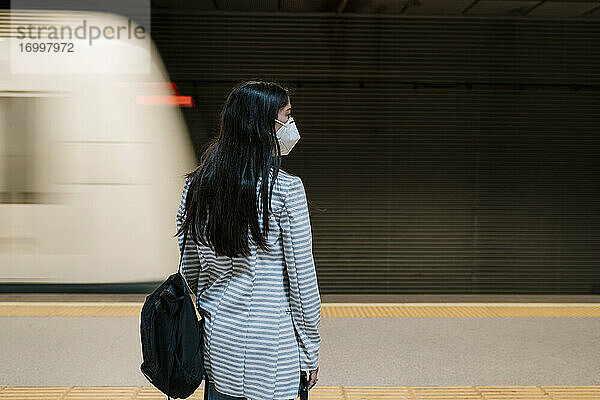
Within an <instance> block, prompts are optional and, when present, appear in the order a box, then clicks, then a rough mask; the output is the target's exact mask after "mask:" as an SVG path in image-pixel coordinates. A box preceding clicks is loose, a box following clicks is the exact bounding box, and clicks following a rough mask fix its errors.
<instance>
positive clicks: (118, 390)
mask: <svg viewBox="0 0 600 400" xmlns="http://www.w3.org/2000/svg"><path fill="white" fill-rule="evenodd" d="M165 398H166V396H165V395H164V394H163V393H161V392H159V391H158V390H157V389H156V388H154V387H152V386H150V387H148V386H122V387H107V386H96V387H94V386H74V387H73V386H72V387H68V386H56V387H11V386H8V387H0V399H11V400H17V399H18V400H31V399H40V400H41V399H43V400H164V399H165ZM203 398H204V385H202V386H201V387H200V388H198V390H197V391H196V392H195V393H194V394H193V395H192V396H190V397H189V399H200V400H202V399H203ZM309 398H310V399H312V400H370V399H377V400H401V399H406V400H600V386H446V387H443V386H315V387H314V388H313V389H312V390H311V391H310V395H309Z"/></svg>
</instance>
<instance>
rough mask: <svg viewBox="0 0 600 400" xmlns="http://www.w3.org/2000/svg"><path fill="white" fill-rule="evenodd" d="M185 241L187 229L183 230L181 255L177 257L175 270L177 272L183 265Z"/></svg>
mask: <svg viewBox="0 0 600 400" xmlns="http://www.w3.org/2000/svg"><path fill="white" fill-rule="evenodd" d="M186 239H187V229H186V230H185V233H184V234H183V245H182V247H181V254H180V255H179V269H178V270H177V272H181V264H183V253H184V252H185V240H186Z"/></svg>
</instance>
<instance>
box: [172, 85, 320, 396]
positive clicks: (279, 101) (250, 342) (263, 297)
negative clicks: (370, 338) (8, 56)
mask: <svg viewBox="0 0 600 400" xmlns="http://www.w3.org/2000/svg"><path fill="white" fill-rule="evenodd" d="M290 114H291V104H290V98H289V92H288V91H287V89H285V88H284V87H282V86H280V85H279V84H277V83H272V82H262V81H249V82H244V83H242V84H240V85H238V86H236V87H235V88H234V89H233V90H232V91H231V92H230V93H229V96H228V97H227V100H226V103H225V106H224V107H223V110H222V113H221V120H220V129H219V135H218V136H217V137H216V138H215V139H214V140H213V141H212V142H211V143H210V145H209V146H208V148H207V150H206V151H205V152H204V154H203V155H202V157H201V163H200V166H198V167H197V168H196V169H195V170H194V171H192V172H190V173H188V174H186V176H185V184H184V187H183V194H182V196H181V204H180V206H179V211H178V213H177V236H178V240H179V246H180V248H181V247H182V245H183V233H184V232H186V231H187V232H188V236H187V240H186V246H185V249H184V255H183V265H182V270H183V274H184V276H185V277H186V280H187V281H188V283H189V284H190V287H191V289H192V290H194V291H195V293H196V294H197V304H196V305H197V307H198V310H199V311H200V312H201V313H202V315H203V317H204V319H203V321H204V332H205V334H204V342H203V351H204V360H205V367H206V373H207V380H208V382H206V381H205V384H206V383H208V384H207V385H206V386H205V399H209V400H213V399H244V398H250V399H252V400H273V399H281V400H289V399H294V398H296V397H298V395H299V387H300V374H301V373H306V372H308V373H309V377H308V388H309V389H310V388H312V387H313V386H314V385H315V384H316V382H317V373H318V355H319V354H318V353H319V348H320V345H321V337H320V335H319V331H318V328H319V324H320V321H321V297H320V294H319V287H318V284H317V276H316V271H315V266H314V260H313V254H312V233H311V225H310V219H309V213H308V204H307V199H306V192H305V189H304V184H303V182H302V180H301V179H300V178H299V177H298V176H295V175H292V174H289V173H287V172H285V171H284V170H282V169H279V166H280V165H281V156H282V155H286V154H288V153H289V151H290V150H291V149H292V147H293V146H294V145H295V144H296V142H297V141H298V140H299V138H300V135H299V133H298V131H297V129H296V127H295V123H294V121H293V118H292V117H291V115H290ZM265 181H266V182H267V184H265V185H263V184H262V182H265ZM201 233H202V234H201ZM301 371H302V372H301Z"/></svg>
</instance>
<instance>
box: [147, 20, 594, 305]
mask: <svg viewBox="0 0 600 400" xmlns="http://www.w3.org/2000/svg"><path fill="white" fill-rule="evenodd" d="M152 30H153V35H154V38H155V40H156V41H157V43H158V45H159V47H160V50H161V52H162V55H163V57H164V58H165V60H166V62H167V66H168V69H169V71H170V74H171V79H172V80H174V81H175V82H177V84H178V86H179V88H180V90H181V91H182V92H184V93H185V94H193V95H194V96H195V101H196V105H197V108H196V109H194V110H190V111H186V118H187V119H188V121H189V122H190V126H200V125H199V124H202V126H205V127H206V129H205V130H203V131H200V132H199V131H197V130H196V129H192V133H193V134H194V135H196V140H197V143H198V146H199V149H200V150H199V151H201V150H202V149H203V145H204V143H205V141H206V139H207V135H211V134H214V129H216V123H217V117H218V113H219V111H220V107H221V106H222V104H223V101H224V99H225V96H226V94H227V91H228V90H229V89H230V87H231V86H232V85H233V83H234V82H235V81H237V80H243V79H250V78H254V77H258V78H266V79H271V78H272V79H277V80H282V81H286V80H287V81H290V82H291V83H293V84H294V85H296V86H297V88H296V90H295V94H294V96H293V97H292V106H293V108H294V111H295V112H294V115H295V120H296V121H297V123H298V127H299V130H300V133H301V135H302V139H301V140H300V142H299V143H298V144H297V145H296V147H295V148H294V150H293V151H292V153H291V154H290V155H289V156H287V157H285V158H284V165H283V168H284V169H285V170H287V171H289V172H291V173H294V174H297V175H300V176H301V177H302V178H303V180H304V182H305V184H306V187H307V193H308V195H309V200H310V201H311V203H312V207H311V217H312V221H313V234H314V249H315V259H316V264H317V273H318V276H319V283H320V286H321V291H322V293H324V294H334V293H339V294H342V293H600V268H599V266H600V218H599V217H600V204H599V201H598V187H599V180H600V178H599V176H600V175H599V172H600V171H599V170H600V162H599V160H598V150H599V147H600V140H599V139H598V127H599V126H600V113H599V111H598V110H599V105H600V101H599V100H598V87H599V86H598V84H599V83H600V68H598V67H599V66H600V57H599V56H600V47H598V46H597V45H596V44H597V43H598V40H599V39H600V26H598V24H597V23H594V22H592V21H590V22H589V23H588V22H582V21H578V22H567V21H554V22H553V21H543V20H541V21H532V20H494V19H475V18H474V19H470V18H465V19H437V18H432V19H424V18H379V19H377V18H373V17H358V16H353V17H343V18H340V19H335V18H334V17H324V16H316V15H304V16H303V15H298V16H292V15H289V14H284V15H281V16H276V15H275V14H270V15H264V14H247V15H243V14H237V15H228V14H227V15H220V14H212V15H211V14H205V15H202V14H193V13H185V14H178V13H172V12H170V13H166V12H165V13H159V14H154V15H153V25H152ZM413 82H416V83H417V84H416V85H413V84H412V83H413ZM419 83H431V84H434V85H420V84H419ZM442 83H443V84H445V85H435V84H442ZM464 83H471V84H473V86H472V87H468V86H466V85H464ZM515 84H520V85H524V86H523V87H519V86H518V85H515ZM536 84H537V86H531V85H536ZM527 85H529V86H527ZM574 85H579V86H580V87H579V90H574V89H573V87H572V86H574ZM585 85H591V86H585ZM199 121H200V122H199Z"/></svg>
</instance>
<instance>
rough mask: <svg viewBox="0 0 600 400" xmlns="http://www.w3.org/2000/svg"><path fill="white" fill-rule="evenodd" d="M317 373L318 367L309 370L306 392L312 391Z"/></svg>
mask: <svg viewBox="0 0 600 400" xmlns="http://www.w3.org/2000/svg"><path fill="white" fill-rule="evenodd" d="M318 373H319V367H317V369H311V370H310V373H309V376H308V390H310V389H312V387H313V386H315V385H316V384H317V381H318V379H317V374H318Z"/></svg>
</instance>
